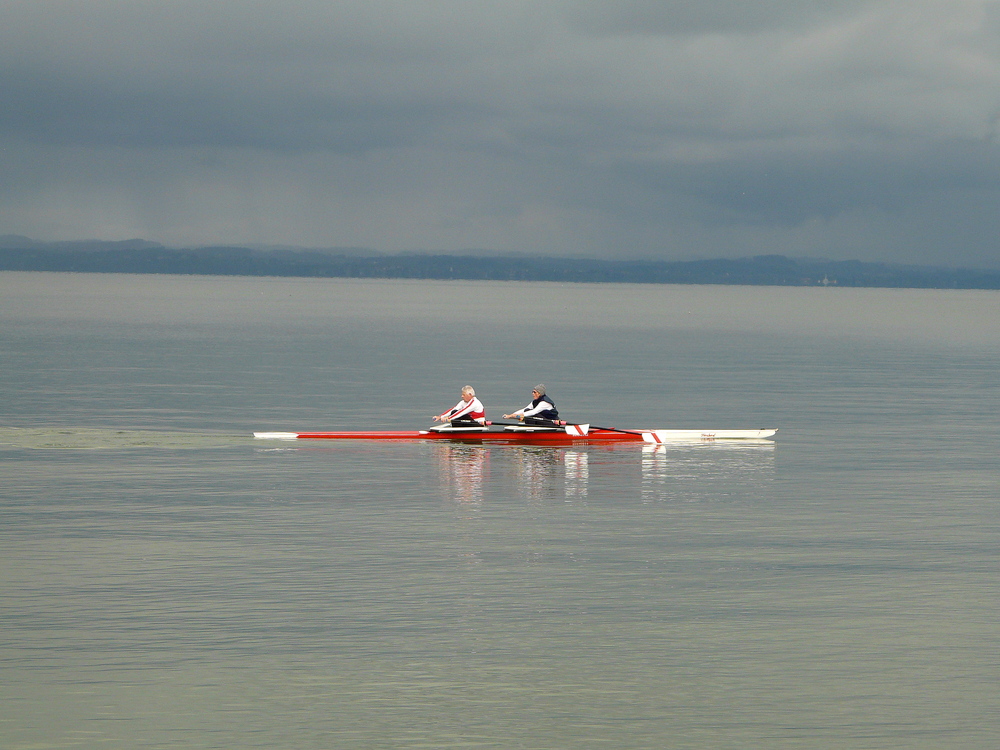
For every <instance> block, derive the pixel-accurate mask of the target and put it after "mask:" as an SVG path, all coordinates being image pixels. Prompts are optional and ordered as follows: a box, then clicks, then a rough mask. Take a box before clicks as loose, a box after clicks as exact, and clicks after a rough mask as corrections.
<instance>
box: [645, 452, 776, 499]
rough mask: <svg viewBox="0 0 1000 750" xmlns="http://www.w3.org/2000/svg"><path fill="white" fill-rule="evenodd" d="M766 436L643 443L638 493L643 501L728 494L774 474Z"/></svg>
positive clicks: (753, 484)
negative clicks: (672, 442) (724, 439)
mask: <svg viewBox="0 0 1000 750" xmlns="http://www.w3.org/2000/svg"><path fill="white" fill-rule="evenodd" d="M775 454H776V451H775V444H774V442H772V441H770V440H755V441H750V440H746V441H739V442H726V443H703V444H686V445H685V444H676V445H669V446H668V445H644V446H643V447H642V497H643V500H644V501H646V502H650V501H662V500H671V499H673V500H677V499H690V498H695V497H704V496H711V495H718V496H728V495H732V494H733V492H734V491H736V490H737V489H738V490H739V491H745V490H748V489H752V488H753V487H754V486H756V485H757V484H758V483H760V482H765V483H769V482H770V481H771V480H772V479H773V477H774V459H775Z"/></svg>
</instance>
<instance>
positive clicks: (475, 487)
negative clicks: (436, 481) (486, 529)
mask: <svg viewBox="0 0 1000 750" xmlns="http://www.w3.org/2000/svg"><path fill="white" fill-rule="evenodd" d="M442 448H445V450H443V451H441V452H440V453H439V458H440V461H441V468H442V472H441V474H442V478H443V479H444V481H445V484H447V485H448V486H449V487H450V489H451V494H452V497H454V499H455V500H458V501H459V502H465V503H480V502H482V501H483V485H484V483H485V480H486V477H487V476H488V474H489V460H490V454H489V451H488V450H487V449H486V448H484V447H483V446H481V445H456V444H450V445H447V446H442Z"/></svg>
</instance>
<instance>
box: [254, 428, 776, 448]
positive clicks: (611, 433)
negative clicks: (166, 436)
mask: <svg viewBox="0 0 1000 750" xmlns="http://www.w3.org/2000/svg"><path fill="white" fill-rule="evenodd" d="M777 432H778V431H777V430H776V429H761V430H647V429H635V430H618V429H613V428H607V427H591V426H590V425H567V426H565V427H529V426H507V427H503V428H502V429H495V428H490V427H450V428H449V427H445V428H441V427H438V428H432V429H430V430H407V431H345V432H255V433H254V434H253V436H254V437H255V438H258V439H262V440H390V441H392V440H396V441H402V440H450V441H458V442H465V443H502V444H514V445H574V444H577V443H651V444H654V445H665V444H669V443H708V442H715V441H729V440H765V439H768V438H773V437H774V435H775V433H777Z"/></svg>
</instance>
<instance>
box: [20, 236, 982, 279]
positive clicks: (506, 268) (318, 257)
mask: <svg viewBox="0 0 1000 750" xmlns="http://www.w3.org/2000/svg"><path fill="white" fill-rule="evenodd" d="M0 270H3V271H72V272H78V273H165V274H166V273H169V274H196V275H217V276H303V277H327V278H333V277H341V278H382V279H465V280H493V281H562V282H591V283H601V282H618V283H645V284H735V285H767V286H819V285H829V286H834V285H835V286H849V287H896V288H904V287H905V288H923V289H1000V271H990V270H976V269H963V268H938V267H931V266H910V265H897V264H891V263H863V262H861V261H856V260H851V261H832V260H809V259H792V258H788V257H785V256H783V255H758V256H755V257H752V258H736V259H723V258H720V259H716V260H692V261H638V260H592V259H571V258H531V257H515V256H493V257H484V256H478V255H475V256H473V255H468V256H466V255H433V254H402V255H379V254H375V253H373V252H372V251H370V250H365V249H363V248H341V249H338V248H332V249H329V250H303V249H295V248H248V247H199V248H191V249H175V248H167V247H164V246H163V245H160V244H157V243H155V242H148V241H146V240H124V241H121V242H101V241H97V240H93V241H80V242H55V243H44V242H37V241H35V240H31V239H29V238H27V237H19V236H16V235H2V236H0Z"/></svg>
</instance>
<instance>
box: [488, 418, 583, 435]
mask: <svg viewBox="0 0 1000 750" xmlns="http://www.w3.org/2000/svg"><path fill="white" fill-rule="evenodd" d="M549 422H550V423H551V424H528V423H525V422H491V421H489V420H487V422H486V424H488V425H497V426H498V427H553V428H559V427H562V428H563V430H565V431H566V433H567V434H572V433H570V431H569V430H567V429H566V428H567V427H584V428H589V425H585V424H583V425H571V424H569V423H568V422H561V421H555V420H549ZM584 434H586V433H584Z"/></svg>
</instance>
